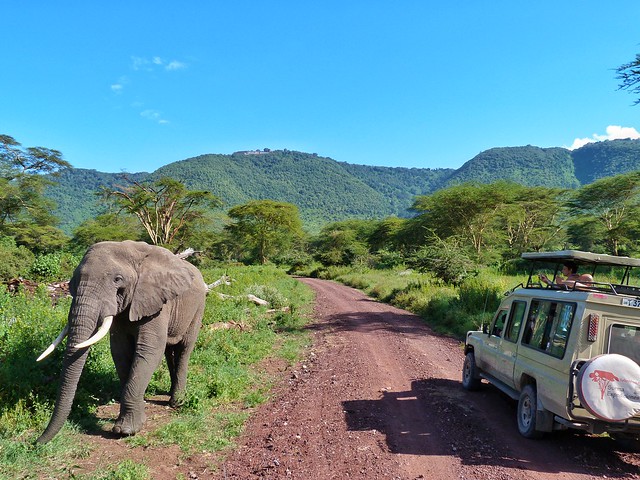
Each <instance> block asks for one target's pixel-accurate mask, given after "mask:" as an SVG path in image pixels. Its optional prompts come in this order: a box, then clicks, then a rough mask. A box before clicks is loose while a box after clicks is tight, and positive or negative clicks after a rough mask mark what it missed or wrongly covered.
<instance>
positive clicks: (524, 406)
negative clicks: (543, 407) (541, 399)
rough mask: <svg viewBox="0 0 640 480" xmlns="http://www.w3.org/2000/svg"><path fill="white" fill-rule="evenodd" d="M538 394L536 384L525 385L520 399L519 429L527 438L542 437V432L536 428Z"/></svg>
mask: <svg viewBox="0 0 640 480" xmlns="http://www.w3.org/2000/svg"><path fill="white" fill-rule="evenodd" d="M537 406H538V396H537V394H536V387H535V386H534V385H531V384H529V385H525V386H524V388H523V389H522V392H521V393H520V399H519V400H518V431H519V432H520V435H522V436H523V437H525V438H540V437H542V432H541V431H539V430H536V416H537V414H538V412H537Z"/></svg>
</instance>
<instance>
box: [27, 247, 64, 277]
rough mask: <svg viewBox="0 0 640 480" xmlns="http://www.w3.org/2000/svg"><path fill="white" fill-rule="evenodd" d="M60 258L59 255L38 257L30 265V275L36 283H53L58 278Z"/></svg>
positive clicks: (50, 254) (47, 254)
mask: <svg viewBox="0 0 640 480" xmlns="http://www.w3.org/2000/svg"><path fill="white" fill-rule="evenodd" d="M60 260H61V256H60V254H59V253H46V254H44V255H38V256H37V257H36V259H35V260H34V262H33V264H32V265H31V275H32V277H31V278H33V279H34V280H37V281H44V282H49V281H54V280H57V279H58V278H59V277H60V272H61V267H60Z"/></svg>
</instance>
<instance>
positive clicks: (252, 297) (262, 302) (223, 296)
mask: <svg viewBox="0 0 640 480" xmlns="http://www.w3.org/2000/svg"><path fill="white" fill-rule="evenodd" d="M218 297H220V298H221V299H222V300H228V299H230V298H241V297H237V296H234V295H227V294H226V293H219V294H218ZM244 298H246V299H247V300H249V301H251V302H253V303H255V304H256V305H269V302H267V301H266V300H263V299H261V298H258V297H256V296H255V295H252V294H250V293H249V294H248V295H245V297H244Z"/></svg>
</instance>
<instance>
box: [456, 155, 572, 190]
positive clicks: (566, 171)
mask: <svg viewBox="0 0 640 480" xmlns="http://www.w3.org/2000/svg"><path fill="white" fill-rule="evenodd" d="M498 179H499V180H510V181H512V182H515V183H519V184H521V185H526V186H530V187H531V186H544V187H565V188H576V187H579V186H580V182H579V181H578V179H577V178H576V175H575V172H574V163H573V158H572V155H571V151H570V150H567V149H566V148H540V147H532V146H531V145H528V146H526V147H503V148H491V149H489V150H486V151H484V152H482V153H480V154H478V155H476V156H475V157H474V158H472V159H471V160H469V161H468V162H467V163H465V164H464V165H462V167H460V168H459V169H458V170H457V171H456V172H455V173H454V174H453V175H452V176H451V177H450V178H449V180H448V181H447V184H448V185H452V184H459V183H464V182H470V181H476V182H481V183H491V182H494V181H495V180H498Z"/></svg>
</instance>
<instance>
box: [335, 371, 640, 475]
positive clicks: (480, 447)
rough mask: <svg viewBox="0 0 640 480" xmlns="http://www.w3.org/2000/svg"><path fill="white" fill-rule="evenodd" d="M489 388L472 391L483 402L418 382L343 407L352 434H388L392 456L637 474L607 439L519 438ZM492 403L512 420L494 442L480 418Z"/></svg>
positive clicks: (440, 382) (441, 382) (456, 388)
mask: <svg viewBox="0 0 640 480" xmlns="http://www.w3.org/2000/svg"><path fill="white" fill-rule="evenodd" d="M485 390H486V392H484V393H482V392H481V393H475V394H474V395H475V396H476V397H477V399H476V400H478V402H479V403H481V404H482V405H479V403H478V402H475V401H474V400H473V399H471V400H470V399H469V398H465V397H468V396H469V394H468V392H465V391H464V390H462V388H461V386H460V382H457V381H452V380H447V379H425V380H415V381H413V382H412V384H411V390H409V391H404V392H383V393H382V398H380V399H376V400H364V399H363V400H350V401H344V402H342V406H343V410H344V412H345V421H346V423H347V427H348V429H349V430H351V431H368V430H377V431H379V432H381V433H383V434H384V435H385V436H386V443H387V447H388V448H389V450H390V451H391V452H392V453H397V454H410V455H441V456H457V457H458V458H459V459H460V460H461V462H462V463H463V465H494V466H502V467H509V468H516V469H521V470H532V471H540V472H549V473H559V472H567V473H570V472H571V473H582V474H584V473H586V472H585V470H588V472H589V474H591V475H606V476H607V477H608V478H629V474H637V473H638V472H637V467H635V466H634V465H630V464H627V463H626V462H625V461H624V455H622V454H620V452H617V451H616V450H615V444H614V442H613V441H611V439H608V438H603V437H595V436H590V435H579V434H574V433H568V432H558V433H555V434H553V435H549V436H548V437H546V438H545V439H543V440H538V441H535V440H527V439H524V438H522V437H520V436H519V435H518V433H517V430H516V426H515V406H514V405H513V402H512V401H511V400H510V399H508V398H507V397H505V396H502V395H501V394H500V393H499V392H498V391H497V390H496V391H494V390H495V389H493V388H492V387H489V386H486V387H485ZM487 406H489V408H492V409H493V413H492V414H491V415H489V418H490V417H491V416H492V415H494V414H495V415H498V416H503V417H504V418H503V419H502V420H505V419H506V421H507V422H510V421H512V423H513V426H512V428H511V430H512V431H511V432H509V434H508V435H507V436H505V437H504V438H497V439H496V434H495V432H494V430H493V429H492V428H491V425H490V424H489V423H488V417H487V416H484V415H480V414H478V412H479V411H480V408H487ZM508 429H509V426H507V430H508ZM559 451H560V454H558V452H559ZM541 459H543V461H541ZM544 459H548V461H545V460H544Z"/></svg>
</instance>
